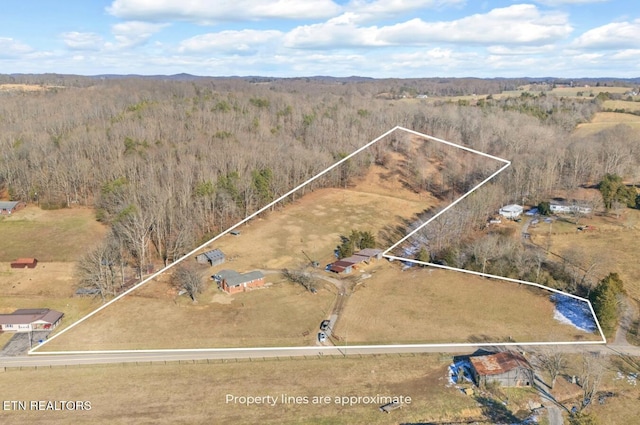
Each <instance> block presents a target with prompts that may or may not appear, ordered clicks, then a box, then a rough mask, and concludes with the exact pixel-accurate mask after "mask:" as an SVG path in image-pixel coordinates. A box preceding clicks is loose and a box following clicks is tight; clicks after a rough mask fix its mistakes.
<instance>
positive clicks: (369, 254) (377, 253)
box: [355, 248, 383, 263]
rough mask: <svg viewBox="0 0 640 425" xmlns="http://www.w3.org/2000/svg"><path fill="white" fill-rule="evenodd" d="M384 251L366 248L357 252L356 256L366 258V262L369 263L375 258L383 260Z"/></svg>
mask: <svg viewBox="0 0 640 425" xmlns="http://www.w3.org/2000/svg"><path fill="white" fill-rule="evenodd" d="M382 252H383V251H382V250H381V249H374V248H365V249H361V250H360V251H358V252H356V253H355V255H357V256H360V257H365V258H366V260H365V261H366V262H367V263H368V262H369V261H371V260H373V259H374V258H375V259H376V260H381V259H382Z"/></svg>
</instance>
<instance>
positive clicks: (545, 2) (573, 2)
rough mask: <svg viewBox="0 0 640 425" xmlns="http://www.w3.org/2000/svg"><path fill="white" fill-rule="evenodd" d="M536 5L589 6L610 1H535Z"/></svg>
mask: <svg viewBox="0 0 640 425" xmlns="http://www.w3.org/2000/svg"><path fill="white" fill-rule="evenodd" d="M534 1H535V2H536V3H540V4H544V5H545V6H561V5H565V4H587V3H604V2H607V1H609V0H534Z"/></svg>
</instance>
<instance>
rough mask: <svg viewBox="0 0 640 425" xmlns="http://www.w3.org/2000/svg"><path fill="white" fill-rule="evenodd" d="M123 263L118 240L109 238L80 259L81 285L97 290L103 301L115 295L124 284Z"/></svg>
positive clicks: (78, 271)
mask: <svg viewBox="0 0 640 425" xmlns="http://www.w3.org/2000/svg"><path fill="white" fill-rule="evenodd" d="M122 263H123V259H122V256H121V253H120V250H119V248H118V243H117V241H116V240H115V238H113V237H109V238H107V240H106V241H104V242H103V243H101V244H100V245H99V246H98V247H96V248H94V249H92V250H91V251H89V252H87V253H86V254H85V255H83V256H82V257H81V258H80V260H79V261H78V265H77V274H78V277H79V280H80V282H79V287H80V288H85V289H88V290H92V291H95V292H97V294H98V295H99V296H100V297H101V298H102V301H103V302H104V301H106V299H107V298H108V297H111V296H115V295H116V293H117V290H118V289H119V288H121V287H122V285H123V274H122Z"/></svg>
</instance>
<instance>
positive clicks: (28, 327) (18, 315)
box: [0, 308, 64, 332]
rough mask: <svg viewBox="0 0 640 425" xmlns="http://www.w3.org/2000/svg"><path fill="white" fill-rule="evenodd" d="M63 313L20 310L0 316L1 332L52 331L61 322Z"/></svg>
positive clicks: (44, 309)
mask: <svg viewBox="0 0 640 425" xmlns="http://www.w3.org/2000/svg"><path fill="white" fill-rule="evenodd" d="M62 316H64V314H63V313H61V312H59V311H55V310H49V309H48V308H39V309H26V308H23V309H20V310H16V311H14V312H13V313H11V314H0V327H1V328H2V331H3V332H31V331H42V330H52V329H54V328H55V327H56V326H58V324H59V323H60V321H61V320H62Z"/></svg>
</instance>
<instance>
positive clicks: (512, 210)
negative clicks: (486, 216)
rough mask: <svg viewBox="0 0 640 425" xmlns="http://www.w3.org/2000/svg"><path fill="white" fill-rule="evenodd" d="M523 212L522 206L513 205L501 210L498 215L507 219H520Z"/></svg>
mask: <svg viewBox="0 0 640 425" xmlns="http://www.w3.org/2000/svg"><path fill="white" fill-rule="evenodd" d="M523 210H524V209H523V208H522V205H516V204H511V205H505V206H504V207H502V208H500V210H499V211H498V213H499V214H500V215H501V216H503V217H505V218H518V217H520V215H521V214H522V211H523Z"/></svg>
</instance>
